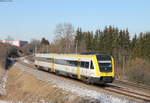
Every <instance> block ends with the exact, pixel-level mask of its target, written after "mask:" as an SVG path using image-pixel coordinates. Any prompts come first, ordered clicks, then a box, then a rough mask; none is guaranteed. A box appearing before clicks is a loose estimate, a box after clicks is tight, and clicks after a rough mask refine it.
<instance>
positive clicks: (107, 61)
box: [97, 55, 112, 72]
mask: <svg viewBox="0 0 150 103" xmlns="http://www.w3.org/2000/svg"><path fill="white" fill-rule="evenodd" d="M97 60H98V64H99V69H100V72H112V63H111V56H110V55H98V56H97Z"/></svg>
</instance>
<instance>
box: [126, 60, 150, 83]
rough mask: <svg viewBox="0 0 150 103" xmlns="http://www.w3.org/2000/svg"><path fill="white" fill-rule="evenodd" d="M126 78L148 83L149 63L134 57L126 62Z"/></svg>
mask: <svg viewBox="0 0 150 103" xmlns="http://www.w3.org/2000/svg"><path fill="white" fill-rule="evenodd" d="M128 64H129V65H128V70H127V73H126V75H127V79H128V80H129V81H132V82H136V83H142V84H147V85H150V78H149V77H150V63H149V61H145V60H143V59H140V58H136V59H134V60H132V61H131V62H130V63H128Z"/></svg>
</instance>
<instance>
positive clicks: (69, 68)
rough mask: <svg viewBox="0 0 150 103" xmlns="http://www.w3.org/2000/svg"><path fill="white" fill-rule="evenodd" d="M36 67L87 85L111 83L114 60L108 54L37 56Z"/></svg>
mask: <svg viewBox="0 0 150 103" xmlns="http://www.w3.org/2000/svg"><path fill="white" fill-rule="evenodd" d="M35 65H36V66H37V67H38V68H40V69H44V70H47V71H50V72H54V73H58V74H62V75H65V76H70V77H73V78H77V79H80V80H83V81H86V82H87V83H103V84H104V83H111V82H112V81H113V79H114V60H113V57H112V56H110V55H106V54H35Z"/></svg>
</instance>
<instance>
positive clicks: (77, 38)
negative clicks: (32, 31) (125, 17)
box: [30, 23, 150, 84]
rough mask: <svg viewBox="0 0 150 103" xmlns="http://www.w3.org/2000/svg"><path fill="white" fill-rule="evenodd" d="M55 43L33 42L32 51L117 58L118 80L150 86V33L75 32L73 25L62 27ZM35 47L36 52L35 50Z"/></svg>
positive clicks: (113, 29)
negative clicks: (102, 55)
mask: <svg viewBox="0 0 150 103" xmlns="http://www.w3.org/2000/svg"><path fill="white" fill-rule="evenodd" d="M55 34H56V36H55V38H54V40H53V42H49V41H48V40H47V39H45V38H42V40H40V41H39V40H33V41H32V43H31V44H32V46H31V48H30V49H31V50H32V51H36V52H40V53H41V52H42V53H89V52H90V53H101V54H110V55H112V56H113V57H114V58H115V72H116V78H118V79H119V78H120V77H121V79H123V77H124V76H125V79H128V80H131V81H134V82H140V83H145V84H146V83H148V84H149V83H150V79H147V78H149V76H150V75H149V72H150V69H149V68H150V65H149V63H150V32H141V33H140V34H138V35H136V34H135V35H132V37H131V34H130V33H129V30H128V29H119V28H118V27H114V26H106V27H105V28H104V29H102V30H101V29H97V30H96V31H95V32H93V31H83V30H82V28H80V27H79V28H77V29H76V30H74V27H73V25H72V24H65V23H64V24H58V25H57V26H56V30H55ZM33 48H34V49H33Z"/></svg>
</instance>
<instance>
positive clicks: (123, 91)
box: [25, 65, 150, 103]
mask: <svg viewBox="0 0 150 103" xmlns="http://www.w3.org/2000/svg"><path fill="white" fill-rule="evenodd" d="M25 66H27V65H25ZM30 68H31V67H30ZM64 78H65V77H64ZM66 79H69V78H66ZM71 80H74V79H71ZM75 81H77V80H75ZM78 82H79V81H78ZM129 85H132V86H133V84H129ZM91 87H94V88H96V89H103V90H105V91H108V92H112V93H117V94H121V95H125V96H127V97H130V98H133V99H138V100H141V101H144V102H146V103H150V96H149V95H145V94H140V93H138V92H135V91H132V90H127V89H125V88H122V87H120V86H117V85H113V84H106V85H105V86H104V87H102V86H100V85H92V86H91ZM139 88H142V87H139ZM145 89H146V88H145ZM148 89H149V88H148Z"/></svg>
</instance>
